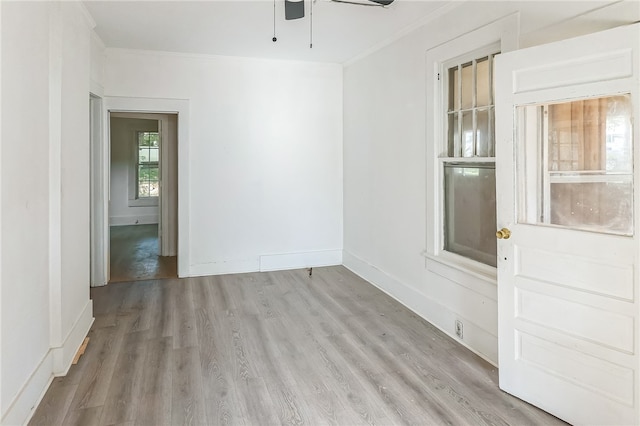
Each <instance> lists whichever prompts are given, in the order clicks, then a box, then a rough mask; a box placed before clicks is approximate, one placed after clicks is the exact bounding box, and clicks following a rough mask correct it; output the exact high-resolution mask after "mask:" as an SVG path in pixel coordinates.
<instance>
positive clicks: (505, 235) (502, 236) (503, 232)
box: [496, 228, 511, 240]
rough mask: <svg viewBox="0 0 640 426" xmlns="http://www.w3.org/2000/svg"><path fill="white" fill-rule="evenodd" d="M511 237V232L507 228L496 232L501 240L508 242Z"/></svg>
mask: <svg viewBox="0 0 640 426" xmlns="http://www.w3.org/2000/svg"><path fill="white" fill-rule="evenodd" d="M510 236H511V231H509V230H508V229H507V228H502V229H501V230H499V231H496V237H498V239H499V240H502V239H505V240H508V239H509V237H510Z"/></svg>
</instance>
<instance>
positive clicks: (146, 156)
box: [136, 132, 160, 199]
mask: <svg viewBox="0 0 640 426" xmlns="http://www.w3.org/2000/svg"><path fill="white" fill-rule="evenodd" d="M159 142H160V135H159V134H158V132H138V149H137V161H136V173H137V179H136V187H137V195H136V198H138V199H140V198H151V197H157V196H158V195H159V165H158V160H159V158H160V143H159Z"/></svg>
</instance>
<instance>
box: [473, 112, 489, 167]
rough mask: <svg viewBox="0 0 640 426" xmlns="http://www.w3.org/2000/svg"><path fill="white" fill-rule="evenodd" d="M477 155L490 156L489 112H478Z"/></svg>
mask: <svg viewBox="0 0 640 426" xmlns="http://www.w3.org/2000/svg"><path fill="white" fill-rule="evenodd" d="M476 155H478V156H479V157H488V156H489V110H487V109H484V110H478V112H477V116H476Z"/></svg>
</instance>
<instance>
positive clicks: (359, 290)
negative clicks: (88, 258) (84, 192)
mask: <svg viewBox="0 0 640 426" xmlns="http://www.w3.org/2000/svg"><path fill="white" fill-rule="evenodd" d="M91 294H92V298H93V300H94V313H95V318H96V320H95V323H94V325H93V327H92V329H91V331H90V333H89V337H90V338H91V340H90V343H89V346H88V348H87V351H86V353H85V355H83V357H82V358H81V359H80V362H79V363H78V364H77V365H76V366H72V367H71V370H70V371H69V373H68V374H67V376H65V377H59V378H56V379H55V380H54V381H53V384H52V385H51V388H50V389H49V391H48V392H47V394H46V395H45V397H44V399H43V401H42V402H41V404H40V405H39V407H38V408H37V410H36V413H35V415H34V416H33V418H32V420H31V423H30V424H31V425H58V424H68V425H114V424H121V425H134V424H143V425H182V424H209V425H224V424H229V425H236V424H237V425H242V424H247V425H271V424H296V425H303V424H307V425H322V424H335V425H358V424H381V425H391V424H417V425H432V424H433V425H435V424H450V425H467V424H468V425H484V424H490V425H551V424H561V422H560V421H559V420H558V419H556V418H555V417H552V416H550V415H549V414H547V413H545V412H543V411H541V410H538V409H537V408H535V407H533V406H531V405H528V404H526V403H524V402H522V401H520V400H518V399H516V398H513V397H511V396H509V395H507V394H505V393H503V392H501V391H500V390H499V389H498V386H497V377H498V375H497V371H496V369H495V368H494V367H492V366H491V365H490V364H488V363H487V362H485V361H483V360H482V359H480V358H479V357H477V356H476V355H474V354H473V353H471V352H470V351H468V350H467V349H465V348H464V347H462V346H461V345H460V344H458V343H457V342H455V341H454V340H452V339H451V338H449V337H447V336H446V335H444V334H443V333H441V332H440V331H438V330H437V329H435V328H434V327H433V326H431V325H430V324H428V323H427V322H425V321H424V320H422V319H420V318H419V317H418V316H416V315H415V314H413V313H412V312H411V311H409V310H407V309H406V308H405V307H403V306H402V305H400V304H399V303H397V302H396V301H394V300H393V299H391V298H390V297H388V296H387V295H385V294H383V293H382V292H381V291H379V290H377V289H376V288H375V287H373V286H372V285H370V284H368V283H367V282H365V281H364V280H362V279H360V278H359V277H357V276H356V275H354V274H353V273H351V272H350V271H348V270H347V269H345V268H344V267H328V268H317V269H316V268H314V269H313V274H312V276H309V274H308V273H307V271H306V270H295V271H280V272H270V273H251V274H238V275H225V276H213V277H202V278H189V279H172V280H154V281H138V282H135V283H126V284H110V285H108V286H106V287H103V288H96V289H92V293H91Z"/></svg>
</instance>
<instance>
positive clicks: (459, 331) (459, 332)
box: [456, 320, 463, 339]
mask: <svg viewBox="0 0 640 426" xmlns="http://www.w3.org/2000/svg"><path fill="white" fill-rule="evenodd" d="M456 336H458V337H459V338H460V339H462V336H463V333H462V321H460V320H456Z"/></svg>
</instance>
